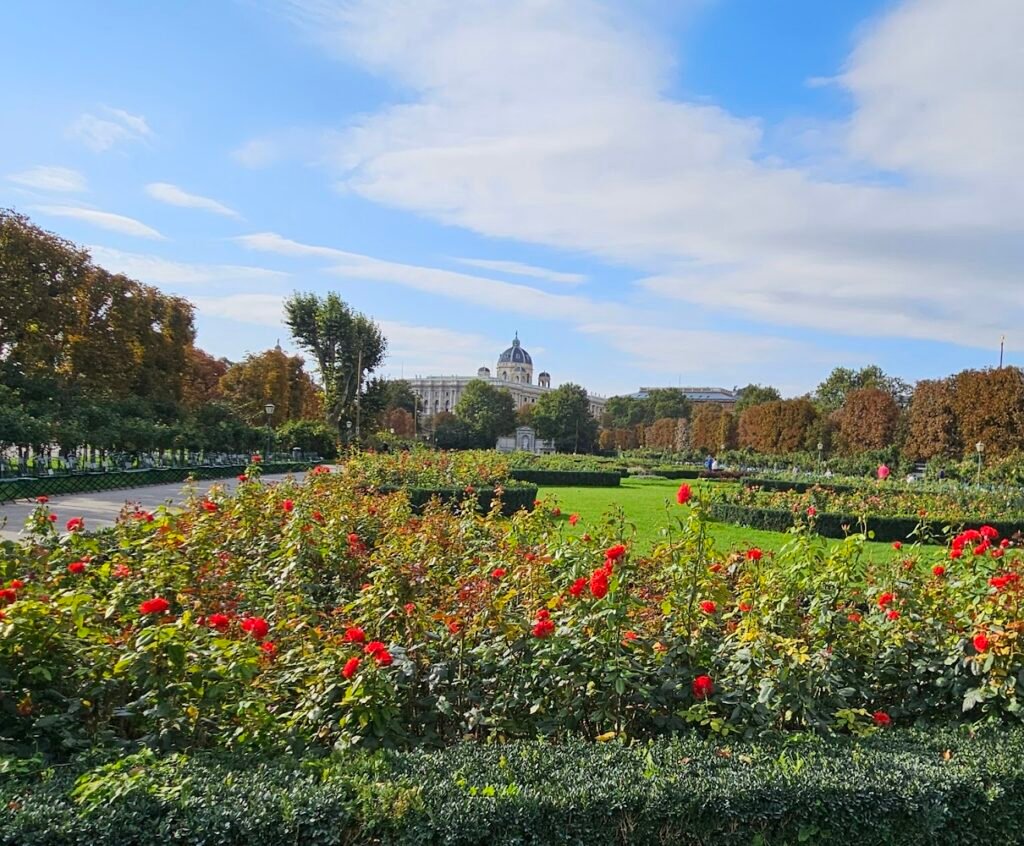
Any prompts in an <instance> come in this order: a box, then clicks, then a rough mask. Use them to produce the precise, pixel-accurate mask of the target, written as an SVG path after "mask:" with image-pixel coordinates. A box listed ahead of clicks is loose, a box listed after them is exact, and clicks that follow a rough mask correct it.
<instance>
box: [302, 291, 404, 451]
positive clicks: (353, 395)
mask: <svg viewBox="0 0 1024 846" xmlns="http://www.w3.org/2000/svg"><path fill="white" fill-rule="evenodd" d="M285 322H286V323H287V324H288V327H289V329H291V331H292V335H293V336H294V337H295V340H296V341H297V342H298V344H299V345H300V346H301V347H302V348H303V349H305V350H307V351H308V352H309V353H311V354H312V355H313V357H314V358H315V359H316V362H317V369H318V371H319V373H320V381H321V382H322V383H323V391H324V411H325V413H326V416H327V422H328V423H330V424H331V425H332V426H333V427H335V428H336V429H338V430H339V431H340V430H341V424H342V421H344V420H351V419H352V417H353V416H354V417H355V418H356V425H357V428H358V426H359V422H360V421H359V414H358V413H357V412H358V407H357V405H356V402H357V398H359V397H360V396H361V394H362V391H363V383H364V381H365V378H366V374H368V373H371V372H373V370H375V369H376V368H377V367H378V366H379V365H380V364H381V362H383V360H384V353H385V351H386V350H387V341H386V339H385V338H384V335H383V334H382V333H381V331H380V327H379V326H377V324H376V323H374V322H373V321H372V320H370V319H369V318H368V317H366V316H365V315H362V314H359V313H358V312H355V311H353V310H352V309H351V308H349V306H348V305H346V304H345V303H344V302H343V301H342V299H341V297H339V296H338V295H337V294H335V293H330V294H328V295H327V296H326V297H324V298H323V299H321V298H320V297H318V296H317V295H316V294H298V293H296V294H293V295H292V296H291V297H290V298H289V299H288V300H287V301H286V302H285Z"/></svg>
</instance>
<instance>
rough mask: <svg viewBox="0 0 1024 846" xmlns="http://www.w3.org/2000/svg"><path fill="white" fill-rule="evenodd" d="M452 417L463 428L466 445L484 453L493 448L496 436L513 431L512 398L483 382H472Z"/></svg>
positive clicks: (478, 380)
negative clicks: (465, 435) (463, 424)
mask: <svg viewBox="0 0 1024 846" xmlns="http://www.w3.org/2000/svg"><path fill="white" fill-rule="evenodd" d="M454 410H455V416H456V417H458V418H459V419H460V420H461V421H462V422H463V423H465V424H466V429H467V430H468V431H469V437H470V442H471V443H472V444H473V445H474V446H477V447H481V448H484V449H487V448H492V447H494V445H495V443H496V442H497V440H498V437H499V436H500V435H507V434H508V433H509V432H512V431H514V430H515V428H516V407H515V401H514V400H513V399H512V394H511V393H509V391H507V390H505V389H504V388H497V387H495V386H493V385H491V384H490V383H488V382H485V381H484V380H483V379H473V380H472V381H471V382H469V383H468V384H467V385H466V387H465V388H464V389H463V391H462V396H460V397H459V401H458V403H456V405H455V409H454Z"/></svg>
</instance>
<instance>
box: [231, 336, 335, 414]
mask: <svg viewBox="0 0 1024 846" xmlns="http://www.w3.org/2000/svg"><path fill="white" fill-rule="evenodd" d="M304 368H305V361H304V360H303V358H302V356H298V355H288V354H287V353H286V352H284V350H282V349H281V348H280V347H279V346H278V347H274V348H273V349H270V350H266V351H264V352H261V353H256V354H249V355H247V356H246V357H245V359H243V360H242V361H240V362H239V363H238V364H233V365H231V367H229V368H228V370H227V372H226V373H225V374H224V376H223V378H222V379H221V382H220V388H221V393H222V394H223V396H224V399H225V401H226V402H227V403H228V404H229V405H230V406H231V407H232V408H234V409H235V410H236V411H237V412H238V413H239V414H240V415H241V416H242V418H243V419H244V420H245V421H246V422H247V423H249V424H250V425H251V426H265V425H266V423H267V414H266V411H265V410H264V407H265V406H266V404H267V403H268V402H269V403H273V404H274V414H273V416H272V417H271V419H270V424H271V425H272V426H280V425H281V424H282V423H285V422H287V421H289V420H305V419H311V418H317V417H320V416H321V408H322V405H321V400H320V390H319V388H318V387H317V386H316V383H314V382H313V380H312V378H311V377H310V375H309V374H308V373H306V371H305V369H304Z"/></svg>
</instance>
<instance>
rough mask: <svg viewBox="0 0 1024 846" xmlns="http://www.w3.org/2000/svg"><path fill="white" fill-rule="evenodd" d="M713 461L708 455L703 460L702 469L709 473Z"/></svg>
mask: <svg viewBox="0 0 1024 846" xmlns="http://www.w3.org/2000/svg"><path fill="white" fill-rule="evenodd" d="M714 462H715V460H714V459H713V458H712V457H711V456H710V455H709V456H708V457H707V458H705V459H704V469H705V470H708V471H710V470H711V465H712V464H714Z"/></svg>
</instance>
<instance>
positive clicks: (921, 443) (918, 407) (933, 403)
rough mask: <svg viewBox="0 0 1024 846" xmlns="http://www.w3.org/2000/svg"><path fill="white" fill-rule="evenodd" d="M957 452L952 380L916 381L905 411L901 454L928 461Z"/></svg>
mask: <svg viewBox="0 0 1024 846" xmlns="http://www.w3.org/2000/svg"><path fill="white" fill-rule="evenodd" d="M960 452H961V449H960V439H959V433H958V431H957V418H956V394H955V391H954V387H953V380H952V379H934V380H924V381H921V382H918V383H917V385H916V386H915V387H914V395H913V398H912V399H911V401H910V410H909V412H908V414H907V437H906V441H905V443H904V446H903V453H904V455H906V457H907V458H909V459H911V460H912V461H927V460H928V459H931V458H937V457H952V456H954V455H957V454H958V453H960Z"/></svg>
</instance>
